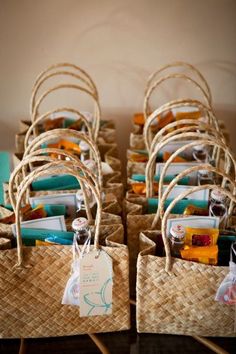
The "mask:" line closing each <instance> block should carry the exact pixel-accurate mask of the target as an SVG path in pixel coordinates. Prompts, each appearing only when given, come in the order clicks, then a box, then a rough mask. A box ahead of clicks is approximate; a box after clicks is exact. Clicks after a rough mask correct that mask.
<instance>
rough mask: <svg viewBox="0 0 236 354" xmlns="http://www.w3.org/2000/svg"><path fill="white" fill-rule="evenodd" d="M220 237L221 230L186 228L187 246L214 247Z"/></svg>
mask: <svg viewBox="0 0 236 354" xmlns="http://www.w3.org/2000/svg"><path fill="white" fill-rule="evenodd" d="M218 237H219V229H201V228H193V227H186V234H185V245H188V246H214V245H216V243H217V240H218Z"/></svg>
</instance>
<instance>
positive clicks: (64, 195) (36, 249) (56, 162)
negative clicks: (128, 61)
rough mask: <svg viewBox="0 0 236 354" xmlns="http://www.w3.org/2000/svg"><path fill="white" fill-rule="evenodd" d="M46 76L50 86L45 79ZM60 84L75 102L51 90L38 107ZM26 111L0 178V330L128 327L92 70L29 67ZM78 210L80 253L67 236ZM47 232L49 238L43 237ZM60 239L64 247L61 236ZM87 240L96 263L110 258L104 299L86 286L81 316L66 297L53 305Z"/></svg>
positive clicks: (31, 333)
mask: <svg viewBox="0 0 236 354" xmlns="http://www.w3.org/2000/svg"><path fill="white" fill-rule="evenodd" d="M51 80H52V83H51ZM55 80H57V83H56V84H55ZM45 84H47V85H48V86H49V88H48V87H47V88H46V89H45V87H44V85H45ZM60 90H65V92H66V93H67V94H68V93H69V92H68V91H69V90H76V92H77V93H78V96H79V100H78V103H77V106H76V107H74V106H73V107H71V106H70V105H69V104H67V105H63V106H60V104H59V102H60V99H57V100H56V102H57V106H56V107H52V104H51V107H52V108H51V107H50V109H49V110H48V111H46V112H45V111H44V112H42V109H43V108H42V107H43V103H44V100H45V99H47V100H48V101H49V100H50V103H51V102H55V95H57V92H58V91H60ZM53 95H54V101H53V100H51V97H52V98H53ZM83 95H85V96H87V97H88V99H89V100H90V101H91V102H89V104H90V103H92V104H93V105H94V112H93V113H91V112H90V111H89V112H88V107H90V110H91V104H90V105H88V106H86V107H85V106H84V105H82V104H81V103H80V101H81V96H83ZM65 97H67V96H65ZM82 98H83V97H82ZM83 102H86V101H84V100H83ZM30 116H31V120H29V121H22V122H21V131H20V133H19V134H17V135H16V147H17V152H16V154H15V155H14V164H15V169H14V171H13V172H12V174H11V176H10V180H9V182H8V183H5V184H4V197H5V208H4V207H2V208H1V214H2V215H3V214H4V217H2V218H1V220H0V229H1V236H4V237H1V238H2V240H5V247H2V248H8V247H11V249H5V250H1V252H0V259H1V300H2V301H1V321H0V323H1V324H0V332H1V337H2V338H17V337H21V338H22V337H23V338H28V337H49V336H66V335H76V334H84V333H98V332H110V331H120V330H126V329H129V328H130V305H129V284H128V282H129V266H128V249H127V246H126V245H125V244H124V228H123V224H122V219H121V216H122V200H123V192H124V191H123V183H122V179H121V162H120V160H119V158H118V148H117V143H116V141H115V139H116V138H115V136H116V131H115V126H114V123H112V121H109V120H102V119H101V109H100V104H99V97H98V92H97V88H96V86H95V84H94V82H93V80H92V79H91V77H90V76H89V75H88V74H87V73H86V72H85V71H84V70H82V69H81V68H79V67H77V66H75V65H73V64H69V63H62V64H57V65H53V66H51V67H50V68H48V69H47V70H45V71H44V72H42V73H41V74H40V75H39V76H38V77H37V79H36V82H35V84H34V86H33V91H32V97H31V104H30ZM78 191H79V192H81V193H79V194H78ZM78 198H79V199H78ZM6 206H8V208H9V209H10V208H12V211H9V210H7V208H6ZM77 216H79V217H81V216H86V219H87V221H88V224H89V231H88V232H89V233H91V235H92V240H93V246H90V247H87V248H86V250H83V252H84V253H83V252H82V248H81V247H80V246H79V247H77V246H78V245H77V241H78V238H77V239H76V240H77V241H75V237H74V233H73V232H72V229H71V225H72V221H73V220H74V219H75V218H76V217H77ZM52 235H53V242H51V243H49V242H47V241H48V240H49V236H52ZM62 239H63V240H64V241H65V240H66V242H65V243H64V241H63V242H62ZM9 241H10V246H9ZM45 241H46V242H45ZM67 241H68V244H72V247H71V246H67V245H65V244H66V243H67ZM38 245H39V246H38ZM92 249H94V250H95V251H96V258H94V262H95V263H96V262H101V261H102V259H103V253H104V252H105V253H106V254H107V255H108V258H109V259H111V260H112V264H113V268H112V275H111V279H112V299H110V301H108V300H109V299H106V292H105V290H106V289H105V288H104V287H102V288H101V289H100V290H99V291H101V294H100V293H99V294H100V296H99V294H96V293H91V294H90V295H91V296H90V297H92V300H91V299H90V300H91V301H90V302H89V303H85V304H84V313H88V315H87V316H85V315H84V313H83V314H82V313H81V312H82V311H80V307H79V306H73V305H72V304H71V302H70V304H69V305H62V296H63V291H64V290H65V287H66V284H67V281H68V279H69V278H70V274H71V267H72V260H74V262H76V260H77V258H78V259H80V257H81V255H83V256H84V255H86V256H87V254H90V251H92ZM72 250H73V253H72ZM75 254H76V255H75ZM83 260H84V259H83ZM79 263H81V264H82V260H81V261H79ZM79 263H78V264H79ZM95 263H94V264H95ZM96 264H97V263H96ZM76 271H77V268H76V269H74V272H73V271H72V274H77V273H76ZM94 272H96V270H94ZM100 275H101V271H100V273H99V272H98V274H97V276H100ZM93 276H94V275H93ZM78 279H79V277H78V278H76V281H77V283H78V282H79V280H78ZM91 279H93V278H91V277H90V278H89V281H91ZM77 283H76V284H77ZM109 284H110V283H109ZM120 284H122V286H120ZM77 285H78V286H80V285H79V283H78V284H77ZM77 285H76V286H77ZM95 285H96V284H95ZM75 289H76V287H71V289H70V291H71V293H69V296H72V297H74V296H75V297H76V296H78V293H74V291H75ZM106 291H109V289H108V290H106ZM104 292H105V293H104ZM94 296H95V298H93V297H94ZM71 301H72V300H71ZM86 306H87V307H86ZM86 311H87V312H86ZM107 312H108V314H107Z"/></svg>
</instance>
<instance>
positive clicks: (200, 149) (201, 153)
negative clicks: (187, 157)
mask: <svg viewBox="0 0 236 354" xmlns="http://www.w3.org/2000/svg"><path fill="white" fill-rule="evenodd" d="M193 158H194V160H196V161H197V162H202V163H207V162H208V161H209V152H208V149H207V147H206V146H205V145H195V146H194V147H193Z"/></svg>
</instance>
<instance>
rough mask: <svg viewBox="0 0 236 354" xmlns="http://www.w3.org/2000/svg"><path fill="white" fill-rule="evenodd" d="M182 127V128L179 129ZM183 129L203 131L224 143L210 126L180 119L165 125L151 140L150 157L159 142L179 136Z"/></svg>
mask: <svg viewBox="0 0 236 354" xmlns="http://www.w3.org/2000/svg"><path fill="white" fill-rule="evenodd" d="M181 126H182V127H181ZM184 128H188V129H189V130H190V129H192V130H196V131H199V130H204V131H206V132H207V133H209V134H211V135H213V136H215V137H217V138H219V139H220V140H221V141H223V142H225V138H224V136H223V134H222V133H221V132H220V131H217V130H216V129H215V128H214V127H213V126H212V125H210V124H208V123H205V122H199V121H198V120H197V121H196V120H195V119H181V120H180V121H178V122H172V123H169V124H167V125H166V126H165V127H164V128H162V129H161V130H160V131H159V132H158V133H157V134H156V135H155V136H154V138H153V140H152V142H151V146H150V151H149V155H151V154H152V153H153V151H154V149H155V146H156V145H157V144H158V143H159V142H161V141H164V140H165V139H166V138H167V137H169V136H172V135H175V134H179V133H181V132H184V131H188V130H184ZM169 129H171V132H170V133H168V130H169Z"/></svg>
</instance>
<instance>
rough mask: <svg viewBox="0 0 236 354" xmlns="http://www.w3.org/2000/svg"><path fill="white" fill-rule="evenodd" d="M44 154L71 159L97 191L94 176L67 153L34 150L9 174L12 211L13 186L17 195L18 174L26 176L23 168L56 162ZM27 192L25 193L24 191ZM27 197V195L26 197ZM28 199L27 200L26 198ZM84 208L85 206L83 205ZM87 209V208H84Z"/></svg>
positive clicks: (13, 199)
mask: <svg viewBox="0 0 236 354" xmlns="http://www.w3.org/2000/svg"><path fill="white" fill-rule="evenodd" d="M45 153H46V154H50V153H54V154H57V155H63V156H66V157H69V158H70V159H71V161H73V162H74V164H75V166H76V167H78V168H79V169H80V170H82V171H83V173H84V174H85V176H86V177H88V178H90V180H91V181H92V182H93V184H94V185H95V187H96V188H97V189H98V190H99V185H98V183H97V180H96V178H95V176H94V174H93V173H92V172H91V171H90V170H89V169H88V168H87V167H86V166H85V165H84V164H83V163H82V162H81V161H80V160H79V159H78V158H77V157H76V156H75V155H73V154H72V153H69V152H67V151H65V150H61V149H55V148H47V149H40V150H36V151H33V152H32V153H31V154H29V155H27V156H26V158H25V159H23V160H22V161H21V162H20V163H19V164H18V165H17V167H16V168H15V169H14V171H13V172H12V173H11V176H10V180H9V198H10V202H11V205H12V207H13V210H15V207H16V198H15V194H14V186H16V189H17V194H18V193H19V185H20V183H19V180H17V179H18V178H17V177H19V176H20V173H21V172H22V173H23V178H24V177H25V176H26V174H25V168H26V167H27V166H28V165H30V164H31V163H34V162H40V161H42V162H52V161H57V159H56V158H53V157H51V156H48V155H45ZM26 192H27V191H26ZM27 197H28V195H27ZM27 199H28V198H27ZM85 199H86V198H85ZM86 201H87V200H85V204H86ZM85 207H86V205H85ZM86 209H87V208H86ZM89 211H90V210H89V209H87V214H89V216H88V219H91V215H90V213H89Z"/></svg>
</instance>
